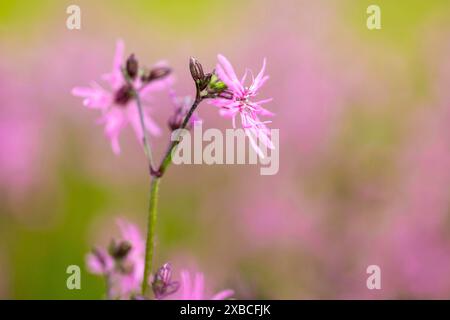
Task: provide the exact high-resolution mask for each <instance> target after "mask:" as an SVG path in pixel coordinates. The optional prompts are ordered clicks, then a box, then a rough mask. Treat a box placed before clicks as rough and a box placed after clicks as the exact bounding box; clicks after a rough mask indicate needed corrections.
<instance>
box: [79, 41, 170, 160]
mask: <svg viewBox="0 0 450 320" xmlns="http://www.w3.org/2000/svg"><path fill="white" fill-rule="evenodd" d="M124 49H125V48H124V43H123V41H121V40H119V41H117V45H116V53H115V55H114V62H113V70H112V71H111V73H108V74H105V75H104V76H103V80H105V81H106V82H107V83H108V84H109V86H110V88H111V91H109V90H105V89H104V88H103V87H102V86H100V85H99V84H98V83H97V82H95V81H93V82H91V85H90V87H75V88H73V89H72V94H73V95H75V96H78V97H82V98H84V100H83V104H84V105H85V106H86V107H88V108H92V109H99V110H100V111H101V112H102V117H101V118H100V119H99V123H101V124H105V134H106V136H107V137H108V138H109V139H110V140H111V146H112V149H113V151H114V153H115V154H119V153H120V145H119V134H120V132H121V131H122V129H123V128H125V127H126V126H127V125H128V124H131V126H132V127H133V129H134V131H135V133H136V136H137V138H138V140H139V141H140V142H141V143H142V138H143V131H142V127H141V123H140V119H139V112H138V108H137V104H136V101H135V99H134V98H133V95H132V89H133V88H134V89H136V90H138V91H139V94H140V97H141V99H142V100H143V102H148V101H149V100H150V96H149V94H150V93H152V92H154V91H158V90H161V89H164V88H165V87H167V86H169V85H170V84H171V83H172V81H173V79H172V77H170V76H169V77H164V78H159V79H155V80H153V81H151V82H149V83H146V84H145V85H143V81H142V80H141V77H136V78H135V79H134V80H131V85H132V87H133V88H131V87H130V85H129V84H128V83H127V82H126V80H125V79H124V77H123V74H122V66H123V63H124V60H123V56H124ZM164 66H165V63H164V62H160V63H158V64H157V67H164ZM143 109H144V122H145V125H146V128H147V129H148V131H149V132H150V133H151V134H153V135H159V134H160V133H161V130H160V128H159V127H158V126H157V124H156V123H155V122H154V121H153V119H152V118H151V117H150V114H149V111H148V109H147V108H145V106H143Z"/></svg>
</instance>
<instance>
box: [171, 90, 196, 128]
mask: <svg viewBox="0 0 450 320" xmlns="http://www.w3.org/2000/svg"><path fill="white" fill-rule="evenodd" d="M169 95H170V99H171V101H172V104H173V106H174V109H175V110H174V113H173V114H172V116H171V117H170V118H169V127H170V128H171V129H172V130H176V129H178V128H180V127H181V124H182V123H183V120H184V118H185V116H186V114H187V113H188V112H189V109H190V108H191V106H192V103H193V102H194V100H193V99H192V97H191V96H185V97H177V95H176V93H175V91H174V90H170V94H169ZM200 121H202V120H201V119H200V117H199V116H198V113H197V112H196V111H195V112H194V113H193V114H192V116H191V118H190V119H189V123H188V129H189V127H192V126H193V125H194V123H195V122H200Z"/></svg>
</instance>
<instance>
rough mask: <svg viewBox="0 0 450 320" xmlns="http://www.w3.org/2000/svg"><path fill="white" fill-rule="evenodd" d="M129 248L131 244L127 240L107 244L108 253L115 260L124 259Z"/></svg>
mask: <svg viewBox="0 0 450 320" xmlns="http://www.w3.org/2000/svg"><path fill="white" fill-rule="evenodd" d="M130 250H131V244H130V243H129V242H128V241H121V242H120V243H116V242H115V241H112V242H111V244H110V246H109V254H110V255H111V256H112V257H113V258H114V259H116V260H122V259H124V258H125V257H126V256H127V255H128V253H129V252H130Z"/></svg>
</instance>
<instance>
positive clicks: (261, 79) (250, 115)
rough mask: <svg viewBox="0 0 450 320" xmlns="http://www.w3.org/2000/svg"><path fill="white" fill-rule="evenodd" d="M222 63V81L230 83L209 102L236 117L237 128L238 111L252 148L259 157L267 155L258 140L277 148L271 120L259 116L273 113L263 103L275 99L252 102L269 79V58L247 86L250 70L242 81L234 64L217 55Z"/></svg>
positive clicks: (219, 71) (218, 70) (220, 63)
mask: <svg viewBox="0 0 450 320" xmlns="http://www.w3.org/2000/svg"><path fill="white" fill-rule="evenodd" d="M218 59H219V63H218V64H217V67H216V72H217V75H218V77H219V79H220V80H222V81H223V82H224V83H225V84H226V85H227V87H228V88H227V90H226V91H225V92H224V93H223V94H219V97H217V98H214V99H211V100H210V103H211V104H212V105H215V106H217V107H219V108H220V114H221V115H222V116H225V117H231V118H232V119H233V128H236V116H237V115H238V114H239V116H240V119H241V125H242V128H243V129H244V131H245V133H246V135H247V136H248V138H249V140H250V143H251V145H252V147H253V149H254V150H255V151H256V152H257V153H258V155H259V156H260V157H264V155H263V152H262V150H261V148H260V147H259V146H258V144H257V140H259V141H261V142H262V144H263V145H265V146H266V147H268V148H270V149H274V148H275V147H274V145H273V143H272V141H271V139H270V130H269V128H267V126H266V124H267V123H270V122H271V121H264V122H262V121H260V119H259V116H273V115H274V114H273V113H272V112H270V111H268V110H266V109H265V108H263V107H262V106H261V105H262V104H265V103H268V102H270V101H272V99H264V100H259V101H251V100H250V99H252V98H254V97H255V96H256V95H257V93H258V90H259V89H260V88H261V87H262V85H263V84H264V83H265V82H266V81H267V79H269V76H265V75H264V71H265V68H266V60H265V59H264V62H263V66H262V68H261V71H260V72H259V73H258V75H257V76H256V78H253V80H252V84H251V85H250V86H245V80H246V78H247V72H245V74H244V76H243V77H242V78H241V80H239V79H238V78H237V76H236V73H235V72H234V69H233V67H232V65H231V63H230V62H229V61H228V60H227V58H225V57H224V56H222V55H220V54H219V55H218Z"/></svg>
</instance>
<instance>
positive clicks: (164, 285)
mask: <svg viewBox="0 0 450 320" xmlns="http://www.w3.org/2000/svg"><path fill="white" fill-rule="evenodd" d="M179 287H180V284H179V283H178V282H177V281H172V267H171V265H170V264H169V263H166V264H164V265H163V266H162V267H161V268H159V270H158V271H157V272H156V274H155V277H154V279H153V281H152V289H153V293H154V294H155V297H156V299H162V298H164V297H166V296H168V295H171V294H173V293H175V292H176V291H177V290H178V289H179Z"/></svg>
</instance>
